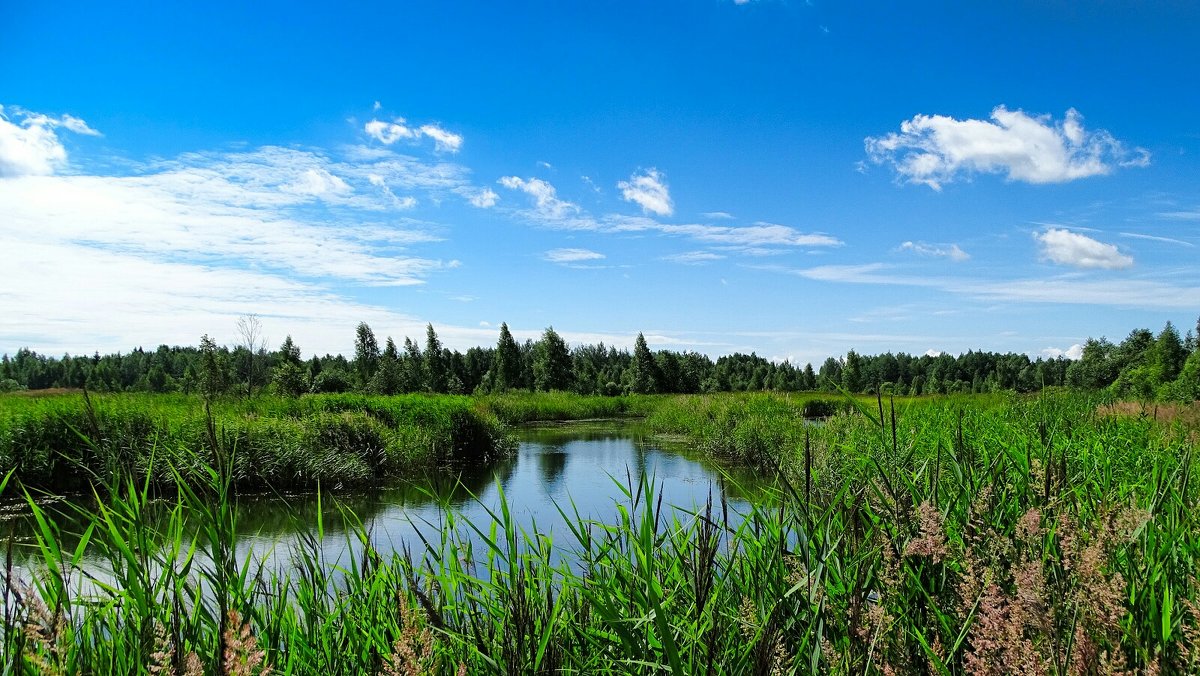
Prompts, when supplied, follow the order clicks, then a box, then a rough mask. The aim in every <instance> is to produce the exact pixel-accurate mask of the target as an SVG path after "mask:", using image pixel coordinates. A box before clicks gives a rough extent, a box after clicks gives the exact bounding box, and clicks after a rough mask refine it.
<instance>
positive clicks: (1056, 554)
mask: <svg viewBox="0 0 1200 676" xmlns="http://www.w3.org/2000/svg"><path fill="white" fill-rule="evenodd" d="M676 401H677V403H678V406H677V409H671V408H670V404H664V405H663V406H662V407H660V408H659V409H658V412H656V413H654V414H652V415H651V417H650V420H649V422H650V423H652V424H653V423H655V420H656V418H655V416H656V415H661V416H662V417H661V418H659V419H658V421H659V422H658V423H657V424H658V425H660V427H661V428H662V429H664V430H667V429H669V430H671V431H672V432H673V433H676V434H683V435H688V436H692V437H694V438H696V439H697V440H699V441H700V442H701V443H702V444H707V446H706V447H707V448H711V449H712V451H713V452H718V451H720V450H721V449H732V454H733V455H736V456H738V457H745V458H750V459H754V460H755V461H756V462H759V463H760V464H761V465H762V466H764V467H765V466H773V467H775V468H777V469H778V471H779V472H780V473H781V478H782V479H783V481H782V482H781V485H782V486H783V488H782V489H780V490H779V491H778V492H777V493H776V494H775V495H774V496H773V497H768V498H764V499H763V500H762V501H761V502H760V503H758V504H757V505H756V506H755V507H754V508H752V509H751V511H750V513H748V514H744V515H735V514H728V513H727V511H726V508H725V506H724V505H721V504H719V503H717V504H709V505H698V506H683V507H691V509H687V510H683V511H680V510H676V509H672V506H671V505H664V504H662V500H661V493H660V491H659V490H658V487H657V486H656V484H655V483H654V481H653V479H652V478H646V477H631V478H628V479H624V478H622V479H618V480H617V481H616V482H615V486H614V489H615V491H614V492H615V494H616V495H617V498H616V499H615V501H614V505H613V509H612V512H611V513H610V514H609V515H608V517H607V518H602V519H596V518H590V519H589V518H583V517H581V516H579V515H578V514H576V513H575V511H574V509H573V508H572V506H571V505H570V504H565V505H560V509H561V510H562V511H563V516H564V517H565V518H566V521H567V523H568V524H569V532H564V533H557V534H556V535H555V537H556V539H554V540H551V539H550V537H549V535H548V534H547V533H543V532H541V531H539V530H538V528H537V525H536V524H522V523H519V522H518V520H517V519H516V518H515V517H514V515H513V513H512V511H511V509H510V505H511V502H513V499H511V497H503V496H502V498H501V500H500V501H499V506H498V507H497V508H496V509H495V511H494V512H492V513H491V518H489V519H485V520H483V521H480V522H469V521H466V520H463V519H462V518H461V517H459V516H456V515H455V514H454V513H453V510H452V509H451V508H450V507H449V506H447V510H448V512H447V515H446V526H445V528H444V529H442V530H441V531H440V532H438V533H436V534H434V535H433V536H430V537H429V541H428V542H427V546H426V548H425V549H424V551H415V552H381V551H377V550H376V549H375V548H374V547H373V545H372V540H371V533H370V525H369V523H360V522H358V521H357V519H356V517H355V516H354V515H353V514H350V513H345V514H344V519H345V520H346V521H347V522H348V524H349V528H348V529H347V530H342V531H340V532H341V533H342V535H339V536H334V535H328V534H327V533H326V530H327V529H326V524H325V522H324V517H323V516H321V515H323V514H325V513H326V511H325V510H322V509H320V508H318V509H317V511H316V514H317V515H318V516H317V517H316V523H310V524H305V526H304V527H301V528H300V530H301V531H303V532H304V533H305V534H304V535H303V536H302V537H301V538H300V539H299V544H298V545H297V547H296V548H295V552H294V556H295V563H294V565H293V566H291V567H289V568H286V569H280V570H275V569H270V570H267V569H263V568H260V567H258V566H257V565H256V564H255V563H254V562H253V561H250V560H247V561H238V560H235V559H234V558H233V556H232V552H234V551H236V544H237V530H236V522H235V518H236V517H235V512H234V510H233V509H232V508H231V507H230V505H231V504H232V502H233V500H234V499H235V498H234V496H233V490H234V489H233V486H232V485H231V483H230V482H231V477H230V475H229V468H233V467H236V466H237V463H238V461H237V454H238V453H240V447H236V446H229V447H226V446H223V445H222V444H220V443H219V444H218V448H220V449H223V450H222V451H221V452H220V453H218V454H217V455H215V456H214V460H215V461H216V462H214V463H211V464H203V465H201V466H200V468H199V471H198V472H197V471H194V472H192V473H191V474H188V475H187V478H186V479H185V476H184V475H183V474H181V473H171V476H172V477H173V478H174V480H175V481H176V482H177V484H178V485H177V489H178V490H177V491H175V492H174V496H173V497H172V498H170V500H171V502H170V503H169V504H170V509H169V510H168V511H169V517H168V518H165V519H163V518H161V517H155V518H153V519H151V518H150V517H149V516H148V513H149V510H148V506H147V503H148V501H149V499H150V496H149V489H148V484H147V483H145V482H144V481H132V480H125V481H123V482H122V483H120V485H119V486H115V487H110V488H109V490H101V491H98V494H99V495H98V499H97V503H96V504H97V505H98V506H97V507H95V508H94V509H92V508H81V509H83V510H84V511H85V512H86V516H87V518H86V519H84V520H83V521H82V523H84V524H85V526H83V530H84V532H83V533H77V534H74V536H73V537H72V538H65V537H64V536H63V534H62V533H60V532H58V530H57V528H58V526H57V525H56V523H55V522H54V520H53V519H52V518H51V517H50V516H49V515H48V514H47V512H45V511H44V510H42V509H41V508H39V507H38V506H37V504H36V501H35V500H32V499H30V509H32V510H33V512H34V515H35V517H36V518H37V523H38V536H37V547H38V552H39V554H38V556H39V558H40V569H41V573H40V574H39V575H38V576H37V577H36V578H35V580H24V581H23V582H24V583H28V582H34V584H35V589H34V590H33V591H27V590H25V588H24V587H23V586H22V582H17V581H14V583H13V585H12V586H10V587H9V591H8V592H6V593H7V594H8V595H7V596H6V603H5V607H6V608H8V609H9V612H8V613H7V614H6V616H5V628H4V642H5V644H4V655H6V658H5V659H6V660H8V663H7V665H6V667H5V668H6V669H8V670H9V672H10V673H19V672H20V670H21V669H24V670H25V671H26V672H34V673H38V670H39V669H47V670H49V671H50V672H51V673H54V672H58V673H80V672H82V673H146V672H147V671H149V670H151V669H152V668H153V667H155V666H162V665H163V664H167V663H169V664H170V665H172V666H171V667H170V669H171V670H170V671H163V670H159V671H155V672H154V673H199V672H189V671H188V669H189V666H188V665H189V664H193V667H190V668H196V667H202V668H203V669H204V671H205V672H206V673H259V672H260V671H261V668H262V667H264V666H269V667H270V668H271V669H273V670H274V673H320V672H329V673H371V674H377V673H454V672H455V671H457V670H459V669H460V667H461V668H464V669H465V670H466V671H467V672H469V673H552V672H556V671H558V670H566V671H570V672H577V673H595V672H606V671H608V672H611V671H616V672H624V673H628V672H633V673H651V672H658V671H666V672H671V673H679V674H694V673H739V674H740V673H764V674H765V673H813V672H817V673H838V674H841V673H863V672H867V673H939V674H941V673H953V674H958V673H1049V674H1066V673H1117V672H1120V671H1125V670H1136V671H1138V672H1139V673H1140V672H1142V671H1144V670H1146V669H1148V668H1152V669H1156V670H1160V671H1162V672H1168V673H1189V672H1194V671H1195V670H1196V669H1197V668H1198V667H1200V662H1198V661H1197V658H1198V657H1200V656H1198V655H1197V651H1198V650H1200V645H1198V643H1197V639H1198V638H1200V617H1198V615H1197V609H1196V606H1195V602H1196V597H1197V591H1198V590H1197V585H1196V581H1195V576H1196V564H1197V561H1198V555H1200V529H1197V527H1196V526H1197V524H1196V521H1195V516H1194V514H1195V511H1196V507H1197V505H1196V491H1197V488H1198V486H1197V485H1196V484H1197V481H1196V479H1195V477H1194V472H1193V470H1192V464H1193V463H1192V457H1193V452H1194V450H1195V447H1194V445H1195V436H1194V430H1191V429H1187V428H1184V427H1182V426H1179V425H1178V424H1174V425H1166V424H1162V423H1159V422H1156V421H1154V420H1153V419H1148V418H1138V417H1114V416H1099V415H1097V413H1096V407H1095V402H1093V401H1091V400H1089V399H1087V398H1085V397H1081V396H1073V395H1053V396H1049V395H1048V396H1043V397H1036V398H1024V399H1022V398H1015V397H1012V398H1006V397H1001V398H991V399H975V398H954V399H935V400H918V401H907V400H906V401H903V402H900V401H897V403H896V405H895V407H894V408H893V406H892V404H891V402H889V401H888V400H887V399H879V400H860V401H858V403H857V405H853V406H851V407H850V408H851V410H849V411H846V412H842V413H839V414H838V415H835V416H833V417H832V418H829V419H828V420H827V421H826V422H825V423H824V424H823V425H819V426H813V425H811V424H806V423H805V421H804V417H803V415H802V408H801V407H800V406H798V405H797V404H796V402H789V401H787V400H786V398H778V399H774V400H772V399H768V398H758V397H714V398H710V399H680V400H676ZM706 439H707V440H709V441H705V440H706ZM225 453H228V455H226V454H225ZM156 462H157V461H156ZM167 471H169V465H168V470H167ZM6 490H7V492H8V493H10V494H11V493H13V492H14V491H16V492H20V491H21V489H20V488H19V487H15V486H14V485H12V483H11V481H10V482H9V486H8V487H7V489H6ZM189 513H190V514H192V515H195V514H197V513H199V514H201V515H202V516H203V518H202V519H194V518H187V517H186V516H185V515H187V514H189ZM324 537H345V538H347V539H348V540H349V544H350V546H349V547H347V548H346V550H347V552H348V553H347V554H345V555H344V556H343V558H342V559H341V560H339V561H329V560H326V559H325V558H324V554H323V551H324V549H323V548H322V547H321V546H320V542H321V540H322V538H324ZM63 542H71V543H72V546H71V547H70V548H69V549H62V548H60V547H61V545H60V543H63ZM85 547H88V548H90V550H89V551H93V552H99V553H100V554H101V556H102V558H103V559H104V560H105V561H107V564H106V566H107V567H109V568H111V569H112V570H111V572H112V575H111V579H112V580H113V581H112V582H110V583H106V584H104V585H101V586H99V587H96V586H90V587H89V586H87V585H85V587H87V588H88V589H89V591H87V592H86V593H83V592H81V591H80V587H79V584H78V583H79V581H80V579H81V576H83V575H84V572H83V571H82V570H81V568H80V566H79V561H80V559H81V557H82V552H83V551H84V548H85ZM11 573H12V569H11V568H10V569H9V575H11ZM106 579H107V578H106ZM14 590H17V591H20V592H21V596H20V599H19V600H18V599H16V598H14V597H13V596H12V592H13V591H14ZM18 665H23V666H18ZM39 665H40V666H39ZM256 665H257V666H256ZM236 669H242V671H237V670H236ZM389 670H390V671H389Z"/></svg>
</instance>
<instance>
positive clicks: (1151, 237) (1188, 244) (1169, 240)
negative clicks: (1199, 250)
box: [1119, 232, 1196, 248]
mask: <svg viewBox="0 0 1200 676" xmlns="http://www.w3.org/2000/svg"><path fill="white" fill-rule="evenodd" d="M1119 234H1120V235H1121V236H1122V237H1131V238H1133V239H1144V240H1148V241H1151V242H1162V243H1164V244H1178V245H1179V246H1186V247H1188V248H1193V247H1195V246H1196V245H1195V244H1192V243H1191V242H1185V241H1183V240H1182V239H1175V238H1173V237H1159V236H1158V235H1144V234H1142V233H1139V232H1122V233H1119Z"/></svg>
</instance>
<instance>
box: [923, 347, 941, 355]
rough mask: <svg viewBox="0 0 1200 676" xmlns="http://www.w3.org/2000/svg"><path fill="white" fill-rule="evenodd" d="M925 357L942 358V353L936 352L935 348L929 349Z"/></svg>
mask: <svg viewBox="0 0 1200 676" xmlns="http://www.w3.org/2000/svg"><path fill="white" fill-rule="evenodd" d="M925 356H926V357H940V356H942V351H941V350H935V349H933V348H929V349H928V350H925Z"/></svg>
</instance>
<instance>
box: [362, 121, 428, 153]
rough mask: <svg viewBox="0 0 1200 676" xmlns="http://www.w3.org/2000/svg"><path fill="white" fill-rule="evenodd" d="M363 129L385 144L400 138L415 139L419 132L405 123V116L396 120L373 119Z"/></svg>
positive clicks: (390, 143)
mask: <svg viewBox="0 0 1200 676" xmlns="http://www.w3.org/2000/svg"><path fill="white" fill-rule="evenodd" d="M363 131H365V132H367V135H368V136H370V137H371V138H373V139H375V140H376V141H379V142H380V143H382V144H384V145H389V146H390V145H392V144H393V143H395V142H396V141H399V140H400V139H415V138H417V136H418V134H417V132H416V131H414V130H413V129H411V128H409V127H408V126H406V125H405V124H404V118H402V117H398V118H396V121H395V122H383V121H381V120H371V121H370V122H368V123H366V124H365V125H363Z"/></svg>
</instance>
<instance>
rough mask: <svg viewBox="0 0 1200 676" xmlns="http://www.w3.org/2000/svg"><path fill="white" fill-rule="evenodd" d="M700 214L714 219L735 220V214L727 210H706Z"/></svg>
mask: <svg viewBox="0 0 1200 676" xmlns="http://www.w3.org/2000/svg"><path fill="white" fill-rule="evenodd" d="M700 215H701V216H703V217H705V218H708V219H712V220H714V221H715V220H722V221H728V220H733V214H731V213H729V212H727V211H706V212H704V213H702V214H700Z"/></svg>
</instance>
